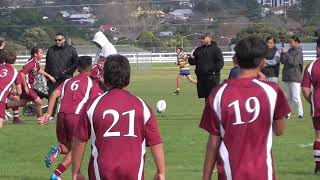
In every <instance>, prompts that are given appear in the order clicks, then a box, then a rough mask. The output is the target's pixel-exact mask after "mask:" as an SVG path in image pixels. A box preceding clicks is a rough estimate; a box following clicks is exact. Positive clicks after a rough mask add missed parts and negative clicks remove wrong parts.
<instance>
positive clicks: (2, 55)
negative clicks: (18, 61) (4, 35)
mask: <svg viewBox="0 0 320 180" xmlns="http://www.w3.org/2000/svg"><path fill="white" fill-rule="evenodd" d="M4 46H5V42H4V40H0V65H1V64H3V63H4V61H5V52H4V50H3V48H4Z"/></svg>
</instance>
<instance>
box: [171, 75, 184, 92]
mask: <svg viewBox="0 0 320 180" xmlns="http://www.w3.org/2000/svg"><path fill="white" fill-rule="evenodd" d="M182 78H183V76H181V75H178V76H177V78H176V91H175V92H173V93H172V95H175V96H178V95H179V94H180V87H181V80H182Z"/></svg>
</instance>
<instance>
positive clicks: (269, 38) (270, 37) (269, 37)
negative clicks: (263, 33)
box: [266, 36, 276, 43]
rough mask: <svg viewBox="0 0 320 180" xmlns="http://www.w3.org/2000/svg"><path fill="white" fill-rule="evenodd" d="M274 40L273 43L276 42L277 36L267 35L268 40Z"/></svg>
mask: <svg viewBox="0 0 320 180" xmlns="http://www.w3.org/2000/svg"><path fill="white" fill-rule="evenodd" d="M271 39H272V40H273V43H276V38H275V37H273V36H268V37H267V39H266V41H269V40H271Z"/></svg>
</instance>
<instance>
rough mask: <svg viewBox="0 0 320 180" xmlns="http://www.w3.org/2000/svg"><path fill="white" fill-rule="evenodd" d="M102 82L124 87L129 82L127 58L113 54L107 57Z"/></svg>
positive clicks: (129, 72) (114, 86) (115, 86)
mask: <svg viewBox="0 0 320 180" xmlns="http://www.w3.org/2000/svg"><path fill="white" fill-rule="evenodd" d="M103 70H104V73H103V78H104V82H105V84H107V85H110V86H112V87H113V88H124V87H126V86H128V85H129V83H130V74H131V69H130V64H129V60H128V59H127V58H126V57H125V56H122V55H119V54H115V55H110V56H108V57H107V61H106V62H105V63H104V68H103Z"/></svg>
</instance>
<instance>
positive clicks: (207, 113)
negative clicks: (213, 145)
mask: <svg viewBox="0 0 320 180" xmlns="http://www.w3.org/2000/svg"><path fill="white" fill-rule="evenodd" d="M209 99H213V97H212V96H211V95H210V96H209V98H207V99H206V105H205V107H204V110H203V113H202V118H201V122H200V125H199V127H200V128H202V129H204V130H206V131H208V132H209V133H210V134H212V135H215V136H220V128H219V119H218V117H217V115H216V113H215V112H214V110H213V108H212V106H211V104H212V103H211V101H210V100H209Z"/></svg>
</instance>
